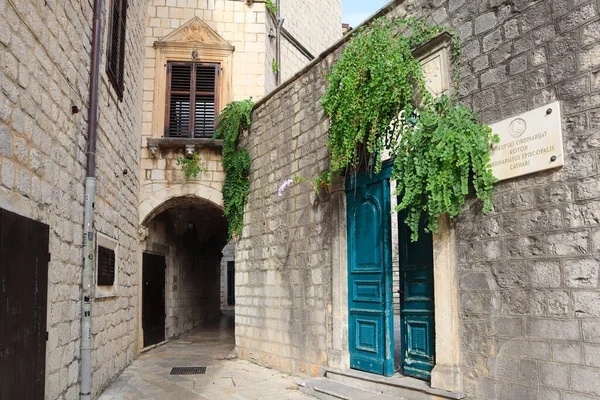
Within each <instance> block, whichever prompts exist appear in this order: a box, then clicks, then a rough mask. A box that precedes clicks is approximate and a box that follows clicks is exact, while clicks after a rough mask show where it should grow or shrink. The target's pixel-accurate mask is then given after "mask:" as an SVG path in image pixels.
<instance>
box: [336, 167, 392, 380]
mask: <svg viewBox="0 0 600 400" xmlns="http://www.w3.org/2000/svg"><path fill="white" fill-rule="evenodd" d="M390 171H391V165H389V164H386V165H385V166H384V168H383V170H382V171H381V173H380V174H376V175H371V174H369V173H360V174H357V175H356V176H354V177H353V178H351V179H349V180H348V184H347V185H346V188H347V189H346V190H347V192H346V201H347V224H348V307H349V310H348V319H349V321H348V325H349V326H348V336H349V347H350V367H351V368H354V369H359V370H362V371H367V372H372V373H376V374H380V375H385V376H391V375H393V374H394V354H393V349H394V335H393V326H394V324H393V315H392V254H391V211H390V207H391V204H390V203H391V201H390V200H391V198H390V184H389V176H390Z"/></svg>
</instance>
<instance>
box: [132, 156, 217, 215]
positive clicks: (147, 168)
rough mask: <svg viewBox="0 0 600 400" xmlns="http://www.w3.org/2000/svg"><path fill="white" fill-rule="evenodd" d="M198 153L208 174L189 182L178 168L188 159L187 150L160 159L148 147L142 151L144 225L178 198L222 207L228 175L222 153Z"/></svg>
mask: <svg viewBox="0 0 600 400" xmlns="http://www.w3.org/2000/svg"><path fill="white" fill-rule="evenodd" d="M197 153H198V154H199V155H200V157H201V158H202V161H203V164H204V166H205V168H206V169H207V170H208V171H207V172H201V173H200V174H199V175H198V176H197V177H196V178H192V177H190V178H189V179H186V177H185V175H184V173H183V170H182V167H181V166H180V165H177V159H178V158H179V157H184V150H183V149H167V150H164V151H162V152H161V153H160V155H159V156H158V157H156V158H154V157H151V156H150V154H149V151H148V149H147V148H146V147H144V148H143V149H142V151H141V155H142V159H141V176H142V182H143V184H142V186H141V192H140V205H139V218H140V223H141V222H143V221H144V220H145V219H146V218H148V217H149V216H150V215H151V213H152V212H153V211H154V210H155V209H156V208H157V207H159V206H160V205H161V204H163V203H164V202H165V201H167V200H169V199H171V198H174V197H180V196H197V197H202V198H204V199H206V200H209V201H211V202H212V203H214V204H216V205H218V206H222V204H223V199H222V194H221V190H222V188H223V181H224V180H225V172H223V166H222V165H221V150H220V149H212V148H201V149H198V150H197Z"/></svg>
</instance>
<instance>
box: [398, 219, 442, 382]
mask: <svg viewBox="0 0 600 400" xmlns="http://www.w3.org/2000/svg"><path fill="white" fill-rule="evenodd" d="M405 218H406V215H405V214H404V213H403V212H401V213H399V214H398V226H399V237H398V239H399V240H398V243H399V246H400V249H399V256H400V319H401V320H400V327H401V328H400V329H401V331H402V360H398V361H397V362H400V361H401V364H402V369H403V374H404V375H410V376H414V377H416V378H421V379H427V380H429V379H431V370H432V369H433V367H434V365H435V322H434V303H433V239H432V236H431V234H430V233H425V231H424V229H423V227H424V224H423V223H421V226H420V227H419V240H418V241H417V242H411V241H410V230H409V229H408V226H406V224H405V223H404V219H405Z"/></svg>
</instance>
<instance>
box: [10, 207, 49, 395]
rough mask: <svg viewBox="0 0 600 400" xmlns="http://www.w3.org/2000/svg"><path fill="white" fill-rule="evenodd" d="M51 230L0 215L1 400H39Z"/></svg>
mask: <svg viewBox="0 0 600 400" xmlns="http://www.w3.org/2000/svg"><path fill="white" fill-rule="evenodd" d="M48 238H49V227H48V225H45V224H43V223H41V222H38V221H34V220H31V219H29V218H25V217H22V216H20V215H18V214H14V213H12V212H9V211H6V210H2V209H0V399H32V400H37V399H40V400H41V399H43V398H44V386H45V371H46V307H47V290H48Z"/></svg>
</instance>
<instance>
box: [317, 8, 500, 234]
mask: <svg viewBox="0 0 600 400" xmlns="http://www.w3.org/2000/svg"><path fill="white" fill-rule="evenodd" d="M443 31H448V29H447V28H443V27H437V26H431V25H428V24H427V23H426V22H425V21H423V20H422V19H416V18H408V19H395V20H388V19H386V18H380V19H377V20H375V21H374V22H373V24H372V26H371V27H364V28H362V29H359V30H358V31H357V32H356V33H355V34H354V37H353V39H352V40H351V41H350V42H349V43H348V45H347V47H346V49H345V50H344V52H343V53H342V55H341V57H340V59H339V61H338V62H337V63H336V64H335V65H334V66H333V68H332V72H331V74H330V75H329V76H328V86H327V91H326V93H325V95H324V96H323V99H322V104H323V107H324V109H325V112H326V113H327V114H328V115H329V117H330V121H331V124H330V127H329V139H328V142H327V145H328V147H329V150H330V155H331V159H330V170H329V172H328V176H327V180H328V181H331V177H332V175H333V174H340V173H346V172H354V171H357V170H358V169H360V168H367V169H374V170H375V171H376V172H377V171H379V170H380V169H381V166H382V155H383V154H385V153H388V154H390V155H391V158H393V159H394V164H393V170H392V179H394V180H396V181H397V182H398V185H397V191H396V194H397V195H398V196H399V197H400V199H401V201H400V203H399V204H398V206H397V207H396V211H400V210H406V214H407V217H406V223H407V224H408V226H409V227H410V229H411V231H412V232H413V233H412V240H417V238H418V225H419V220H420V219H421V217H422V215H424V216H425V218H426V221H427V224H426V230H427V231H433V232H437V230H438V218H439V216H440V215H442V214H448V215H449V216H450V217H455V216H456V215H458V214H459V213H460V211H461V210H462V207H463V205H464V201H465V196H466V195H467V194H468V193H469V187H470V186H471V185H472V186H473V187H474V189H475V194H476V195H477V197H479V198H480V199H481V200H482V201H483V203H484V211H489V210H490V209H491V206H492V202H491V195H492V187H493V183H494V182H495V181H496V179H495V178H494V177H493V175H492V173H491V170H490V167H489V159H490V155H489V150H490V143H494V142H497V140H498V139H497V137H495V136H493V135H492V134H491V130H490V128H489V127H487V126H485V125H482V124H480V123H478V122H477V118H476V115H475V114H474V113H473V112H472V111H470V110H469V109H467V108H466V107H463V106H457V105H455V103H456V99H455V98H454V99H450V98H448V97H447V96H441V97H440V98H438V99H434V98H433V96H432V95H431V94H430V93H429V92H428V91H427V89H426V88H425V80H424V77H423V72H422V69H421V65H420V63H419V61H418V60H416V59H415V58H414V56H413V54H412V51H413V50H414V49H415V47H417V46H419V45H421V44H423V43H425V42H426V41H428V40H430V39H432V38H434V37H435V36H436V35H438V34H440V33H441V32H443ZM452 45H453V46H452V47H453V57H454V59H455V60H456V61H458V60H459V57H460V41H459V39H458V37H457V36H456V35H453V39H452ZM458 70H459V68H458V67H457V68H456V73H455V83H456V85H457V86H458V84H459V81H460V75H459V72H458ZM455 92H457V90H456V91H455Z"/></svg>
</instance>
